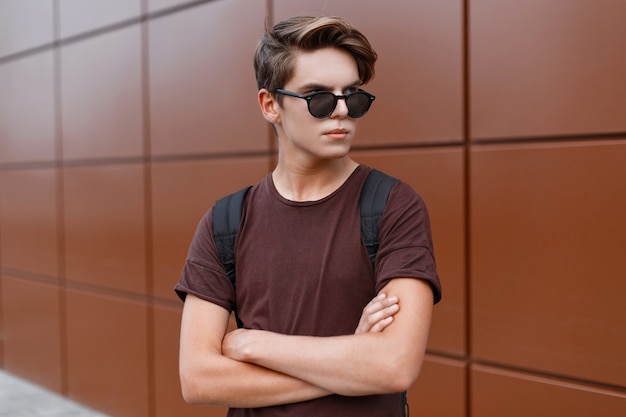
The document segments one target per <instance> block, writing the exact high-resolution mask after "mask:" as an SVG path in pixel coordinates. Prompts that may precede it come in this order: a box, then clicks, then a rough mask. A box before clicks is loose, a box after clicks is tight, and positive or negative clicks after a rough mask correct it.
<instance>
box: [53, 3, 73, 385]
mask: <svg viewBox="0 0 626 417" xmlns="http://www.w3.org/2000/svg"><path fill="white" fill-rule="evenodd" d="M52 7H53V25H52V26H53V32H54V33H53V37H54V38H53V44H54V47H53V49H52V56H53V58H52V59H53V69H52V72H53V92H54V93H53V97H54V104H53V107H54V141H55V164H54V170H55V174H56V176H55V178H56V193H55V194H56V210H57V213H56V221H57V263H58V266H57V273H58V275H59V279H58V283H59V284H58V285H59V290H58V292H59V341H60V345H61V346H60V351H61V358H60V362H61V365H60V366H61V393H62V394H63V395H65V396H69V353H68V328H67V318H68V317H67V280H66V276H65V275H66V273H67V271H66V265H65V168H64V167H63V107H62V91H61V88H62V77H61V71H62V60H61V46H60V42H59V39H60V38H61V10H60V4H59V0H54V2H53V6H52Z"/></svg>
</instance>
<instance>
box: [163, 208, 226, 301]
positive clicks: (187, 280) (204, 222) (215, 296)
mask: <svg viewBox="0 0 626 417" xmlns="http://www.w3.org/2000/svg"><path fill="white" fill-rule="evenodd" d="M174 291H176V294H177V295H178V296H179V297H180V299H181V300H183V301H184V300H185V298H186V296H187V294H193V295H195V296H197V297H199V298H202V299H203V300H206V301H209V302H212V303H214V304H217V305H219V306H221V307H223V308H225V309H226V310H228V311H229V312H231V311H233V309H234V306H235V291H234V289H233V287H232V285H231V284H230V281H229V280H228V276H227V275H226V271H225V269H224V267H223V265H222V263H221V262H220V257H219V253H218V251H217V247H216V245H215V241H214V240H213V227H212V210H209V211H208V212H207V213H206V214H205V215H204V216H203V217H202V219H201V220H200V223H199V224H198V227H197V228H196V233H195V235H194V237H193V240H192V241H191V245H190V247H189V252H188V254H187V260H186V261H185V265H184V267H183V271H182V273H181V275H180V278H179V280H178V283H177V284H176V286H175V287H174Z"/></svg>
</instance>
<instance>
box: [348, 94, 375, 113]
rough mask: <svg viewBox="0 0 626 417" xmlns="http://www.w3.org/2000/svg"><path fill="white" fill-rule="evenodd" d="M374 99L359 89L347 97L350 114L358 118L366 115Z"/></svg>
mask: <svg viewBox="0 0 626 417" xmlns="http://www.w3.org/2000/svg"><path fill="white" fill-rule="evenodd" d="M371 104H372V101H371V100H370V98H369V96H368V95H367V94H365V93H363V92H361V91H358V92H356V93H354V94H352V95H350V96H349V97H348V98H346V106H348V116H350V117H352V118H354V119H356V118H359V117H363V116H365V113H367V111H368V110H369V108H370V105H371Z"/></svg>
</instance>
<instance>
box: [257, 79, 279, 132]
mask: <svg viewBox="0 0 626 417" xmlns="http://www.w3.org/2000/svg"><path fill="white" fill-rule="evenodd" d="M257 99H258V100H259V107H260V108H261V113H263V117H264V118H265V120H267V121H268V122H270V123H272V124H275V123H278V122H280V111H279V104H278V101H276V97H274V95H273V94H270V92H269V91H267V89H265V88H262V89H260V90H259V93H258V96H257Z"/></svg>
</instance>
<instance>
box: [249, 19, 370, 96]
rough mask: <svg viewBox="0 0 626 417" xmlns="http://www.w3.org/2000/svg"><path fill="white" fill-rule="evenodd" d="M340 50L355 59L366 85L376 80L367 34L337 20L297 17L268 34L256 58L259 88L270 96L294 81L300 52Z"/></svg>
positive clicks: (255, 65) (282, 23)
mask: <svg viewBox="0 0 626 417" xmlns="http://www.w3.org/2000/svg"><path fill="white" fill-rule="evenodd" d="M326 47H334V48H340V49H342V50H344V51H346V52H348V53H349V54H350V55H352V56H353V57H354V60H355V61H356V65H357V68H358V71H359V78H360V79H361V82H363V83H364V84H365V83H366V82H368V81H369V80H371V79H372V78H373V77H374V63H375V62H376V59H377V55H376V52H375V51H374V49H373V48H372V46H371V45H370V43H369V41H368V40H367V38H366V37H365V36H363V34H362V33H361V32H360V31H359V30H358V29H356V28H355V27H354V26H352V24H350V23H349V22H347V21H346V20H344V19H342V18H340V17H336V16H295V17H292V18H290V19H287V20H283V21H282V22H279V23H277V24H276V25H274V27H273V28H272V29H269V30H266V32H265V35H264V36H263V37H262V38H261V40H260V41H259V44H258V46H257V49H256V53H255V55H254V71H255V74H256V81H257V86H258V88H259V90H260V89H262V88H265V89H267V90H268V91H269V92H270V93H272V94H273V93H275V92H276V89H278V88H282V87H284V85H285V83H286V82H287V81H288V80H289V79H290V78H291V76H292V74H293V70H294V61H295V57H296V55H297V53H298V52H299V51H314V50H317V49H320V48H326Z"/></svg>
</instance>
